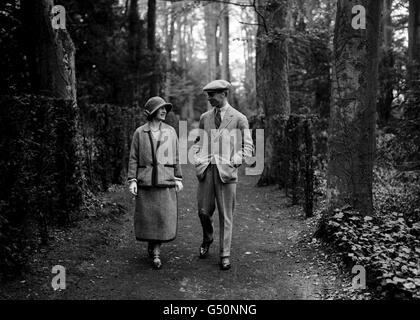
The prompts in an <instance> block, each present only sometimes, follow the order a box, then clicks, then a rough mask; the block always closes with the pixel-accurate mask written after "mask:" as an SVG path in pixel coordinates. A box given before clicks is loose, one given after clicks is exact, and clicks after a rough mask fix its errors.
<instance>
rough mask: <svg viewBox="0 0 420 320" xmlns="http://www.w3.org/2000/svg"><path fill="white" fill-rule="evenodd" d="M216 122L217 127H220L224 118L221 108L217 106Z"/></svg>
mask: <svg viewBox="0 0 420 320" xmlns="http://www.w3.org/2000/svg"><path fill="white" fill-rule="evenodd" d="M215 113H216V114H215V116H214V123H215V124H216V129H219V127H220V124H221V123H222V118H221V116H220V108H215Z"/></svg>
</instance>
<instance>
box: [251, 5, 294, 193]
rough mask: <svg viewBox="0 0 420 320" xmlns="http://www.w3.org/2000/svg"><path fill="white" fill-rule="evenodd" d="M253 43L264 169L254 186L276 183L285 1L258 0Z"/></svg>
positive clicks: (283, 99) (283, 104)
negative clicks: (255, 41) (255, 40)
mask: <svg viewBox="0 0 420 320" xmlns="http://www.w3.org/2000/svg"><path fill="white" fill-rule="evenodd" d="M259 12H260V13H261V14H262V16H263V17H261V16H259V15H258V31H257V45H256V86H257V105H258V108H259V109H260V110H264V114H265V118H264V127H265V132H264V134H265V152H264V171H263V173H262V175H261V177H260V180H259V181H258V185H267V184H275V183H278V182H279V180H278V179H279V172H280V168H279V162H280V157H281V152H280V151H279V146H280V144H281V141H282V138H283V135H284V127H285V123H286V121H287V119H288V117H289V115H290V97H289V81H288V72H289V70H288V52H287V51H288V48H287V35H286V34H285V33H286V32H285V30H286V29H287V26H288V24H287V13H288V2H287V1H286V0H276V1H271V2H269V3H267V2H266V1H263V0H260V1H259Z"/></svg>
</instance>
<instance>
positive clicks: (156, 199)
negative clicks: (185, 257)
mask: <svg viewBox="0 0 420 320" xmlns="http://www.w3.org/2000/svg"><path fill="white" fill-rule="evenodd" d="M171 109H172V105H171V104H170V103H166V102H165V100H163V99H162V98H161V97H153V98H150V99H149V100H148V101H147V103H146V105H145V115H146V117H147V123H146V124H144V125H142V126H141V127H139V128H137V130H136V131H135V132H134V135H133V140H132V143H131V150H130V159H129V164H128V181H129V190H130V192H131V193H132V194H133V195H135V196H136V208H135V213H134V231H135V235H136V239H137V240H139V241H146V242H148V248H147V249H148V253H149V257H150V258H152V259H153V266H154V268H156V269H160V268H161V266H162V262H161V260H160V247H161V244H162V243H163V242H168V241H172V240H174V239H175V237H176V233H177V226H178V223H177V222H178V199H177V194H176V193H177V192H179V191H181V190H182V188H183V186H182V182H181V181H182V173H181V167H180V165H179V156H178V137H177V135H176V131H175V129H174V128H173V127H171V126H170V125H168V124H166V123H164V122H163V121H164V120H165V118H166V115H167V113H168V112H170V111H171Z"/></svg>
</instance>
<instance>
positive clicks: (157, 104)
mask: <svg viewBox="0 0 420 320" xmlns="http://www.w3.org/2000/svg"><path fill="white" fill-rule="evenodd" d="M161 107H165V108H166V112H167V113H169V112H170V111H171V110H172V104H171V103H169V102H166V101H165V100H164V99H162V98H161V97H152V98H150V99H149V100H147V102H146V104H145V105H144V109H145V110H144V114H145V115H146V117H149V116H151V115H152V114H153V113H155V112H156V111H157V110H158V109H159V108H161Z"/></svg>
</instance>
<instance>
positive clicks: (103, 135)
mask: <svg viewBox="0 0 420 320" xmlns="http://www.w3.org/2000/svg"><path fill="white" fill-rule="evenodd" d="M80 119H81V121H80V125H79V126H80V132H81V136H80V137H79V139H80V141H79V142H78V143H79V144H80V145H81V146H83V147H82V155H81V158H82V159H83V170H84V172H86V177H87V181H88V184H89V186H90V187H91V188H92V189H93V190H102V191H106V190H107V188H108V187H109V185H111V184H120V183H123V182H124V179H125V178H126V176H125V173H126V170H127V165H128V155H129V153H130V146H131V139H132V136H133V133H134V131H135V129H136V128H137V127H139V126H140V125H141V124H143V123H144V122H145V118H144V115H143V113H142V110H141V108H140V107H125V106H116V105H111V104H88V103H81V104H80Z"/></svg>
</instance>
